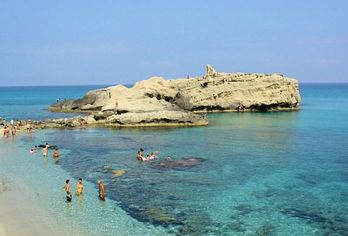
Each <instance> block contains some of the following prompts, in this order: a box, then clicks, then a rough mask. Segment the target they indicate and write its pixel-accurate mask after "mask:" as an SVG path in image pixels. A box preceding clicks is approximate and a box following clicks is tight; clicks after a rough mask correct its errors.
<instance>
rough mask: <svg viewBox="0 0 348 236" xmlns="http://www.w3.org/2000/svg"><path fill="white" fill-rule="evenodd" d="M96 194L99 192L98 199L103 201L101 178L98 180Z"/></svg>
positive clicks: (103, 189)
mask: <svg viewBox="0 0 348 236" xmlns="http://www.w3.org/2000/svg"><path fill="white" fill-rule="evenodd" d="M98 194H99V199H100V200H102V201H105V188H104V184H103V182H102V181H101V180H98Z"/></svg>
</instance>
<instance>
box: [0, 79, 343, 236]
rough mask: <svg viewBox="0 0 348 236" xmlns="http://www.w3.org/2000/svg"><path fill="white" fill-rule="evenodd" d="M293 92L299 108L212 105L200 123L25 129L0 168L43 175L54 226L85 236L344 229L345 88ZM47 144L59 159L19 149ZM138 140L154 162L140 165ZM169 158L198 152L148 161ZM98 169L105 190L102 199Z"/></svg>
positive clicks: (303, 232) (35, 177)
mask: <svg viewBox="0 0 348 236" xmlns="http://www.w3.org/2000/svg"><path fill="white" fill-rule="evenodd" d="M301 94H302V99H303V102H302V106H301V108H302V109H301V111H300V112H282V113H224V114H211V115H209V120H210V121H211V125H210V126H208V127H196V128H180V129H173V128H170V129H155V128H151V129H88V130H46V131H41V132H38V133H35V134H33V135H31V136H29V135H22V136H20V137H18V138H17V140H16V146H17V147H18V148H17V149H16V150H17V151H18V152H19V154H18V155H16V156H13V155H12V156H11V158H9V159H6V160H11V161H10V162H9V164H8V165H5V167H4V165H1V167H0V170H1V171H2V173H3V174H5V175H6V173H8V172H10V173H14V171H16V170H17V172H18V170H20V171H19V172H18V174H15V176H25V172H26V171H30V175H29V177H28V178H26V179H25V181H27V182H28V184H30V185H34V183H35V181H37V180H38V179H40V180H42V184H43V185H44V186H45V187H44V188H45V189H48V190H49V191H46V193H45V194H44V195H42V196H41V194H40V196H41V201H44V202H45V203H46V205H45V206H43V207H47V208H48V209H49V211H50V212H51V213H52V215H55V214H57V223H60V222H69V223H68V225H72V226H74V227H77V228H79V229H80V228H82V229H86V230H87V232H90V233H91V234H92V235H93V234H94V235H156V234H157V235H164V234H165V233H168V234H174V235H175V234H180V235H347V232H348V168H347V167H348V145H347V140H348V119H347V118H348V85H346V84H344V85H301ZM10 142H11V141H10V140H6V141H3V142H1V143H0V145H2V146H1V152H3V150H7V149H13V148H14V144H12V143H10ZM44 142H49V143H52V144H56V145H58V146H59V147H61V152H62V156H61V158H60V162H59V164H58V165H55V164H53V161H52V160H51V158H48V160H43V159H42V158H41V157H40V155H36V156H31V155H29V154H28V153H27V150H28V149H29V148H30V147H31V145H33V144H41V143H44ZM6 143H7V144H6ZM4 145H5V146H6V148H3V147H5V146H4ZM140 147H142V148H144V149H145V152H151V151H158V152H159V158H160V160H157V161H155V162H153V163H139V162H137V161H136V159H135V155H136V151H137V149H138V148H140ZM1 156H3V155H1ZM168 156H169V157H171V158H172V159H173V160H181V158H183V157H194V158H195V157H197V158H203V160H202V159H197V160H198V161H197V163H196V164H197V165H194V166H188V167H187V168H181V167H180V168H163V167H161V166H158V165H156V164H158V163H159V162H160V161H163V160H165V158H166V157H168ZM25 170H26V171H25ZM113 170H126V171H127V172H126V174H125V175H123V176H121V177H117V176H115V175H114V174H113V173H112V171H113ZM22 172H23V173H22ZM78 177H82V178H83V179H84V181H85V188H86V194H85V196H84V198H83V200H82V202H80V201H78V200H77V199H76V198H74V201H73V204H71V205H67V204H65V202H64V193H62V191H61V189H60V187H61V186H62V185H63V183H64V180H65V179H66V178H74V179H75V180H76V179H77V178H78ZM99 178H101V179H103V180H104V182H105V185H106V191H107V201H106V202H105V203H102V204H101V203H100V202H99V201H98V199H97V196H96V188H95V184H94V183H95V182H96V180H97V179H99ZM74 182H75V181H74ZM38 191H39V190H38ZM40 192H41V191H40ZM99 230H101V231H99Z"/></svg>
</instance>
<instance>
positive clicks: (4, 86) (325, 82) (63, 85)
mask: <svg viewBox="0 0 348 236" xmlns="http://www.w3.org/2000/svg"><path fill="white" fill-rule="evenodd" d="M135 83H136V82H135ZM135 83H129V84H51V85H1V86H0V88H15V87H78V86H117V85H123V86H129V85H134V84H135ZM298 84H348V81H347V82H340V81H336V82H328V81H324V82H298Z"/></svg>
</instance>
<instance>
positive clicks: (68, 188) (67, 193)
mask: <svg viewBox="0 0 348 236" xmlns="http://www.w3.org/2000/svg"><path fill="white" fill-rule="evenodd" d="M69 183H70V180H69V179H67V180H66V181H65V185H64V189H65V192H66V201H67V202H71V200H72V195H71V191H70V184H69Z"/></svg>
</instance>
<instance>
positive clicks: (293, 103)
mask: <svg viewBox="0 0 348 236" xmlns="http://www.w3.org/2000/svg"><path fill="white" fill-rule="evenodd" d="M299 103H300V95H299V89H298V83H297V81H296V80H294V79H290V78H287V77H284V76H283V75H279V74H250V73H220V72H216V71H215V70H214V68H213V67H211V66H210V65H207V66H206V73H205V74H204V76H203V77H195V78H180V79H174V80H165V79H163V78H162V77H152V78H150V79H148V80H143V81H139V82H137V83H136V84H135V85H134V86H133V87H132V88H127V87H125V86H122V85H117V86H111V87H108V88H103V89H97V90H92V91H90V92H88V93H87V94H86V95H85V96H84V97H83V98H81V99H77V100H68V101H65V102H59V103H56V104H53V105H52V106H51V107H50V109H51V110H52V111H60V112H88V113H89V114H90V115H89V116H87V117H88V118H87V119H85V121H86V122H87V123H90V122H91V123H99V124H100V123H105V124H110V125H119V126H128V125H130V126H132V125H151V124H152V125H156V124H158V125H165V124H171V125H206V124H207V123H208V122H207V119H206V117H205V116H200V115H195V114H194V113H199V112H216V111H291V110H298V109H299Z"/></svg>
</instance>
